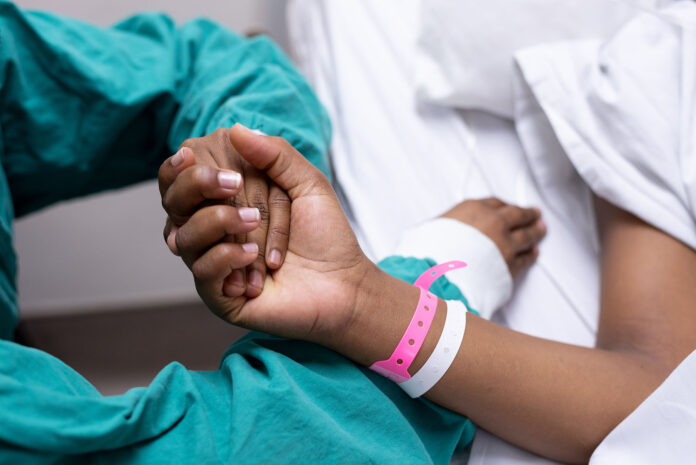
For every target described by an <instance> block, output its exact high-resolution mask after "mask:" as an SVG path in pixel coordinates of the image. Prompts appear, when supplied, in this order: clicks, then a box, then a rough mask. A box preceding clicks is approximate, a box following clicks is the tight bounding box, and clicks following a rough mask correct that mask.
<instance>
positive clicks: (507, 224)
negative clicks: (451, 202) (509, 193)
mask: <svg viewBox="0 0 696 465" xmlns="http://www.w3.org/2000/svg"><path fill="white" fill-rule="evenodd" d="M442 216H443V217H444V218H452V219H455V220H459V221H461V222H463V223H466V224H468V225H470V226H473V227H474V228H476V229H478V230H479V231H481V232H482V233H483V234H485V235H486V236H488V238H490V239H491V240H492V241H493V242H494V243H495V245H496V246H497V247H498V250H500V253H501V254H502V255H503V258H504V259H505V262H506V263H507V265H508V268H509V269H510V273H511V274H512V276H515V275H517V273H519V272H520V271H522V270H523V269H525V268H527V267H528V266H530V265H531V264H532V263H534V261H535V260H536V259H537V257H538V256H539V246H538V245H537V244H538V243H539V242H540V241H541V239H543V237H544V236H545V235H546V224H545V223H544V221H543V220H542V219H541V212H540V211H539V210H538V209H536V208H520V207H516V206H514V205H509V204H506V203H505V202H502V201H501V200H498V199H496V198H488V199H481V200H465V201H464V202H462V203H460V204H459V205H457V206H455V207H454V208H452V209H451V210H450V211H448V212H447V213H445V214H443V215H442Z"/></svg>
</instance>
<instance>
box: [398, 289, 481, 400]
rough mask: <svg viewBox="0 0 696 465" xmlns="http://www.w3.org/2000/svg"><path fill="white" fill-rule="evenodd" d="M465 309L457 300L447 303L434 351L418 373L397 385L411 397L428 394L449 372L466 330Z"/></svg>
mask: <svg viewBox="0 0 696 465" xmlns="http://www.w3.org/2000/svg"><path fill="white" fill-rule="evenodd" d="M467 313H468V312H467V309H466V307H465V306H464V304H463V303H462V302H460V301H459V300H448V301H447V315H446V316H445V325H444V326H443V328H442V334H440V340H438V341H437V345H436V346H435V350H433V353H432V354H431V355H430V358H428V360H427V361H426V362H425V364H424V365H423V366H422V367H421V369H420V370H418V372H417V373H416V374H415V375H413V376H411V378H409V379H407V380H406V381H404V382H402V383H399V386H400V387H401V389H403V390H404V391H406V394H408V395H409V396H411V397H420V396H422V395H423V394H425V393H426V392H428V391H429V390H430V389H431V388H432V387H433V386H435V384H436V383H437V382H438V381H440V379H441V378H442V377H443V376H444V375H445V373H446V372H447V370H449V367H450V365H452V362H453V361H454V358H455V357H456V356H457V352H459V346H461V344H462V339H463V338H464V331H465V330H466V314H467Z"/></svg>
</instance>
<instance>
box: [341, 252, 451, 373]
mask: <svg viewBox="0 0 696 465" xmlns="http://www.w3.org/2000/svg"><path fill="white" fill-rule="evenodd" d="M419 297H420V290H419V289H418V288H416V287H415V286H413V285H411V284H408V283H406V282H404V281H402V280H400V279H397V278H394V277H393V276H390V275H388V274H387V273H385V272H383V271H382V270H380V269H379V268H378V267H377V266H376V265H374V264H372V267H371V269H370V270H369V271H368V272H367V273H365V274H364V275H363V278H362V279H361V281H360V284H359V286H358V288H357V289H356V292H355V299H354V307H353V309H352V317H351V318H350V322H349V324H347V325H346V326H345V328H344V329H343V331H341V333H340V334H339V335H337V336H338V337H335V338H333V342H332V346H331V347H332V348H333V349H334V350H336V351H337V352H340V353H342V354H343V355H345V356H346V357H348V358H350V359H352V360H354V361H355V362H357V363H359V364H361V365H364V366H370V365H372V364H373V363H374V362H376V361H378V360H384V359H387V358H389V356H390V355H391V354H392V352H393V351H394V349H395V348H396V346H397V344H398V343H399V341H400V339H401V337H402V336H403V334H404V332H405V331H406V328H407V327H408V325H409V323H410V322H411V319H412V317H413V314H414V312H415V309H416V306H417V304H418V299H419ZM445 314H446V303H445V302H444V301H442V300H440V299H438V307H437V312H436V314H435V318H434V320H433V323H432V325H431V327H430V331H429V332H428V336H427V337H426V339H425V342H424V344H423V346H422V347H421V350H420V351H419V352H418V355H417V356H416V358H415V360H414V361H413V363H412V365H411V367H410V369H409V372H410V373H411V374H413V373H415V372H416V371H417V370H418V369H419V368H420V367H421V366H422V365H423V363H425V361H426V360H427V358H428V356H429V355H430V353H431V352H432V350H433V349H434V347H435V345H436V343H437V339H438V337H439V335H440V333H441V330H442V327H443V325H444V320H445Z"/></svg>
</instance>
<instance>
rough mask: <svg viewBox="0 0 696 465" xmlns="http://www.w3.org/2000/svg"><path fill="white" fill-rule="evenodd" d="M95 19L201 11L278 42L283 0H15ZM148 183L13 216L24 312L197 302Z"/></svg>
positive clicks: (156, 194) (186, 15)
mask: <svg viewBox="0 0 696 465" xmlns="http://www.w3.org/2000/svg"><path fill="white" fill-rule="evenodd" d="M16 3H17V4H18V5H19V6H20V7H21V8H30V9H46V10H50V11H54V12H58V13H62V14H66V15H71V16H75V17H78V18H81V19H84V20H87V21H91V22H94V23H97V24H101V25H108V24H111V23H113V22H115V21H117V20H119V19H122V18H124V17H126V16H128V15H130V14H132V13H134V12H137V11H142V10H159V11H164V12H166V13H168V14H170V15H171V16H173V17H174V18H175V19H176V20H178V21H185V20H187V19H191V18H194V17H198V16H208V17H211V18H214V19H216V20H217V21H219V22H221V23H224V24H226V25H228V26H230V27H231V28H233V29H235V30H237V31H239V32H242V33H243V32H246V31H249V30H259V29H261V30H265V31H268V32H269V34H270V35H271V36H272V37H274V38H275V39H276V40H278V41H279V42H280V43H281V45H284V44H285V43H286V39H285V38H286V29H285V0H233V1H230V0H227V1H216V0H197V1H194V2H191V1H184V0H175V1H171V0H170V1H166V0H120V1H113V0H60V1H56V0H20V1H17V2H16ZM163 225H164V213H163V211H162V209H161V206H160V198H159V192H158V191H157V186H156V184H155V183H154V182H147V183H143V184H140V185H138V186H135V187H132V188H128V189H124V190H121V191H117V192H110V193H105V194H100V195H98V196H93V197H90V198H87V199H81V200H77V201H71V202H66V203H63V204H60V205H57V206H54V207H52V208H49V209H46V210H43V211H41V212H38V213H36V214H34V215H31V216H29V217H26V218H23V219H21V220H19V221H17V222H16V223H15V247H16V249H17V252H18V254H19V269H20V272H19V292H20V299H19V301H20V308H21V311H22V314H23V315H24V316H39V315H52V314H63V313H66V314H69V313H75V312H86V311H90V312H92V311H103V310H113V309H127V308H145V307H150V306H159V305H162V304H167V303H178V304H181V303H185V302H188V301H191V302H193V301H196V300H197V296H196V293H195V290H194V288H193V283H192V279H191V276H190V274H189V273H188V270H187V269H186V267H185V266H184V265H183V263H182V262H181V261H180V260H179V259H178V258H176V257H174V256H172V255H171V254H170V253H169V251H168V250H167V248H166V246H165V245H164V241H163V239H162V227H163Z"/></svg>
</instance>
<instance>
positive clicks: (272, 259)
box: [268, 249, 280, 266]
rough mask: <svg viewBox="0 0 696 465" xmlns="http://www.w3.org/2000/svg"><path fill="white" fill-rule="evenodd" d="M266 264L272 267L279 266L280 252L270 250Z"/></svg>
mask: <svg viewBox="0 0 696 465" xmlns="http://www.w3.org/2000/svg"><path fill="white" fill-rule="evenodd" d="M268 263H270V264H271V265H274V266H278V265H280V252H278V250H276V249H273V250H271V253H270V254H269V255H268Z"/></svg>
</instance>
